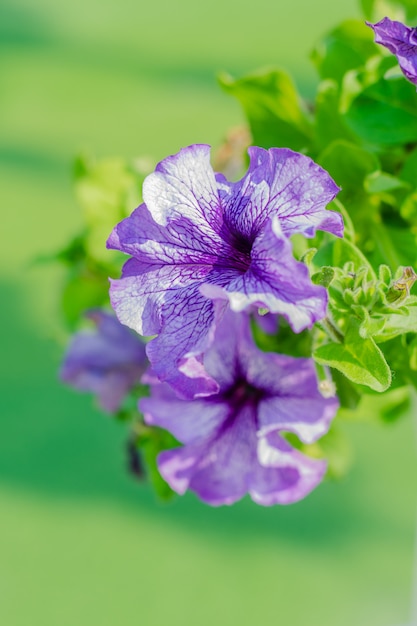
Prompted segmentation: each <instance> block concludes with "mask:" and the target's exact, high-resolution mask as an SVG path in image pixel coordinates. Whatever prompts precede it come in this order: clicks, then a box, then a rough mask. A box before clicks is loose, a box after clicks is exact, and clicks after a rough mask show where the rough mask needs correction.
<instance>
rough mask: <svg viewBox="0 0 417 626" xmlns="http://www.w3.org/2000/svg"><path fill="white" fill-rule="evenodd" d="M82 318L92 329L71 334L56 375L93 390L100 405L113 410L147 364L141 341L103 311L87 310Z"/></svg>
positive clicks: (82, 387)
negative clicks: (86, 319)
mask: <svg viewBox="0 0 417 626" xmlns="http://www.w3.org/2000/svg"><path fill="white" fill-rule="evenodd" d="M86 317H88V318H89V319H91V320H92V321H93V322H94V323H95V325H96V330H95V331H94V332H87V331H83V332H79V333H76V334H75V335H74V337H73V338H72V341H71V343H70V345H69V347H68V349H67V352H66V354H65V358H64V361H63V363H62V366H61V370H60V377H61V379H62V380H63V381H64V382H66V383H68V384H69V385H71V386H72V387H75V389H78V390H80V391H91V392H93V393H94V394H95V395H96V396H97V398H98V401H99V404H100V406H101V407H102V408H103V409H104V410H105V411H108V412H109V413H114V412H116V411H117V410H118V409H119V408H120V405H121V403H122V401H123V399H124V397H125V396H126V394H127V393H128V391H129V390H130V389H131V388H132V387H134V385H136V384H139V383H140V379H141V377H142V375H143V372H144V371H145V369H146V367H147V366H148V365H149V363H148V360H147V358H146V354H145V344H144V343H143V341H142V340H141V339H140V338H139V337H138V336H137V335H135V334H134V333H132V332H131V331H130V330H129V329H128V328H126V326H122V324H120V322H118V320H117V319H116V318H115V317H114V316H113V315H111V314H109V313H106V312H105V311H101V310H91V311H88V312H87V313H86Z"/></svg>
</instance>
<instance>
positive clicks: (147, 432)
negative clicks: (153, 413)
mask: <svg viewBox="0 0 417 626" xmlns="http://www.w3.org/2000/svg"><path fill="white" fill-rule="evenodd" d="M136 432H137V437H136V445H137V447H138V450H139V451H140V452H141V456H142V459H143V461H144V463H145V466H146V474H147V477H148V479H149V481H150V483H151V485H152V487H153V488H154V490H155V493H156V494H157V495H158V497H159V498H161V500H170V499H171V498H172V497H173V496H174V492H173V491H172V489H171V487H170V486H169V485H168V484H167V483H166V482H165V480H164V479H163V478H162V476H161V475H160V473H159V472H158V466H157V463H156V461H157V458H158V454H159V453H160V452H162V451H163V450H168V449H170V448H176V447H178V445H179V444H178V441H177V440H176V439H175V438H174V437H173V436H172V435H171V434H170V433H168V432H167V431H166V430H163V429H162V428H157V427H156V426H153V427H150V426H145V425H143V424H142V423H140V424H139V425H137V426H136Z"/></svg>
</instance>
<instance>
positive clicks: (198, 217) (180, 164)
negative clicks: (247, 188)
mask: <svg viewBox="0 0 417 626" xmlns="http://www.w3.org/2000/svg"><path fill="white" fill-rule="evenodd" d="M143 199H144V201H145V204H146V205H147V207H148V209H149V211H150V213H151V215H152V217H153V218H154V220H155V222H157V223H158V224H161V225H166V224H167V223H168V222H169V221H171V220H178V219H181V218H182V217H185V218H187V219H188V220H190V222H193V223H195V224H198V228H199V229H201V230H202V231H203V232H204V233H210V232H212V231H213V230H214V231H215V232H219V231H220V229H221V227H222V224H223V209H222V206H221V204H220V199H219V194H218V189H217V184H216V179H215V176H214V172H213V169H212V167H211V165H210V146H207V145H204V144H196V145H192V146H188V147H186V148H183V149H182V150H180V151H179V152H178V153H177V154H175V155H173V156H170V157H167V158H166V159H164V160H163V161H161V162H160V163H159V164H158V165H157V167H156V169H155V172H153V173H152V174H149V176H147V178H146V179H145V181H144V184H143Z"/></svg>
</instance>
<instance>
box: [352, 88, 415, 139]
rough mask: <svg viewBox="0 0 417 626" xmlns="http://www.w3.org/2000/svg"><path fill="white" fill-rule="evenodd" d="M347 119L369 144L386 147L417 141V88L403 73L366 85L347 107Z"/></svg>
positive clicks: (354, 130)
mask: <svg viewBox="0 0 417 626" xmlns="http://www.w3.org/2000/svg"><path fill="white" fill-rule="evenodd" d="M345 119H346V122H347V124H348V126H349V127H350V128H351V129H352V131H353V132H354V133H356V134H358V135H359V136H360V137H361V138H362V139H363V141H364V142H366V143H367V144H371V145H374V146H384V147H385V146H394V145H398V144H408V143H412V142H415V141H417V93H416V88H415V86H413V85H412V84H411V83H409V82H407V81H406V80H404V78H403V77H400V78H392V79H390V80H386V79H384V78H381V79H380V80H378V81H377V82H374V83H372V84H370V85H364V88H363V89H362V90H361V91H360V92H359V94H358V95H357V96H356V97H355V98H354V99H353V100H352V102H351V103H350V105H349V106H348V107H347V109H346V113H345Z"/></svg>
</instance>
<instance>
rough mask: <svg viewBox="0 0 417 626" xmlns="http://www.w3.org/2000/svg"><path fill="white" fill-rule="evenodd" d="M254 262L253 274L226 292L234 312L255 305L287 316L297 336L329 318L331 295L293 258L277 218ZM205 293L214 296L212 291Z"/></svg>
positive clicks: (259, 243) (270, 223)
mask: <svg viewBox="0 0 417 626" xmlns="http://www.w3.org/2000/svg"><path fill="white" fill-rule="evenodd" d="M251 258H252V263H251V266H250V268H249V270H248V271H247V272H246V273H245V274H242V275H240V276H237V277H236V278H235V279H234V280H232V281H231V282H230V283H229V284H228V285H227V287H226V288H225V292H227V297H228V299H229V301H230V306H231V308H232V310H233V311H236V312H239V311H243V310H246V309H248V308H250V307H252V305H256V306H258V307H265V308H267V309H268V310H269V311H270V312H271V313H279V314H280V315H282V316H284V317H285V318H286V319H287V320H288V322H289V324H290V326H291V328H292V329H293V330H294V331H295V332H300V331H302V330H304V329H305V328H311V327H312V326H313V324H314V323H315V322H316V321H317V320H319V319H322V318H323V317H325V315H326V307H327V292H326V290H325V289H324V287H321V286H319V285H313V283H312V282H311V280H310V276H309V273H308V269H307V267H306V266H305V265H304V264H303V263H300V262H298V261H296V260H295V259H294V257H293V256H292V249H291V243H290V241H289V240H288V239H287V238H286V237H285V236H284V235H283V234H282V232H281V229H280V223H279V220H278V218H277V217H274V218H273V219H272V220H268V222H266V223H265V224H264V228H263V230H262V233H261V234H260V235H259V236H258V237H257V238H256V239H255V242H254V244H253V248H252V254H251ZM201 289H203V292H204V293H205V295H207V296H209V295H210V289H209V288H206V287H205V286H204V288H203V287H202V288H201Z"/></svg>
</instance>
